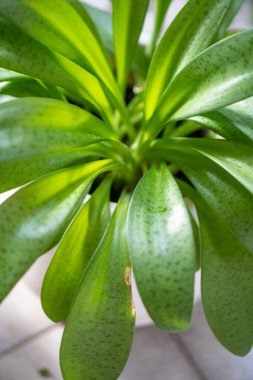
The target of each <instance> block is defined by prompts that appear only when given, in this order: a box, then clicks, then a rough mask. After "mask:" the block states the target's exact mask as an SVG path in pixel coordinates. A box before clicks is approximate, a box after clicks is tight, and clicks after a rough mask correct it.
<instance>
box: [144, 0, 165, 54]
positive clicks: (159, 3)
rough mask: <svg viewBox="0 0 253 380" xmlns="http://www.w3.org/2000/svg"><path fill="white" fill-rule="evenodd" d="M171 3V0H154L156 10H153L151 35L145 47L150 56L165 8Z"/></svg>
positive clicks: (163, 17)
mask: <svg viewBox="0 0 253 380" xmlns="http://www.w3.org/2000/svg"><path fill="white" fill-rule="evenodd" d="M170 4H171V0H156V11H155V20H154V28H153V31H152V35H151V40H150V44H149V45H148V48H147V53H148V54H149V56H151V55H152V54H153V52H154V50H155V47H156V42H157V40H158V37H159V33H160V31H161V28H162V25H163V22H164V19H165V16H166V13H167V10H168V8H169V6H170Z"/></svg>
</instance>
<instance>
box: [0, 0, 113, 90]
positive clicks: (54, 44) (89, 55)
mask: <svg viewBox="0 0 253 380" xmlns="http://www.w3.org/2000/svg"><path fill="white" fill-rule="evenodd" d="M83 12H85V11H84V9H83ZM0 14H1V15H2V16H3V17H5V18H6V19H7V20H10V21H11V22H13V23H14V24H15V25H16V26H17V27H18V28H20V29H22V30H23V31H24V32H25V33H27V34H28V35H30V36H31V37H33V38H34V39H35V40H37V41H39V42H41V43H42V44H43V45H45V46H47V47H49V48H50V49H52V50H55V51H56V52H58V53H60V54H62V55H63V56H65V57H66V58H69V59H70V60H72V61H73V62H75V63H77V64H78V65H80V66H81V67H83V68H84V69H86V70H88V71H89V72H90V73H92V74H95V75H96V76H98V77H99V78H100V79H101V80H102V81H103V82H104V83H105V85H106V86H107V87H108V88H109V89H110V90H111V91H112V93H114V94H116V95H117V87H116V85H115V82H114V78H113V75H112V71H111V69H110V66H109V63H108V60H107V58H106V56H105V54H104V51H103V49H102V48H101V44H100V43H99V41H98V40H97V36H95V35H94V33H93V30H92V28H90V23H91V20H90V21H89V23H87V22H86V23H85V22H84V18H83V17H82V18H81V17H80V16H79V15H78V13H77V12H76V11H75V9H74V8H73V7H72V6H71V5H70V4H69V3H68V2H67V1H66V0H54V2H52V1H51V0H43V1H40V0H34V1H32V2H31V1H30V0H13V1H11V2H10V1H8V0H3V1H1V3H0ZM88 17H89V16H88V15H87V18H88ZM34 20H36V22H34ZM115 91H116V92H115Z"/></svg>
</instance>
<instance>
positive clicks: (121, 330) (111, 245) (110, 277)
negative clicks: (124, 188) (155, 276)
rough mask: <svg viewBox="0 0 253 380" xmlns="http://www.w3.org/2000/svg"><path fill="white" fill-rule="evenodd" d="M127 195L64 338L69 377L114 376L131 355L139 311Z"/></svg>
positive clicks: (64, 366) (69, 379) (77, 379)
mask: <svg viewBox="0 0 253 380" xmlns="http://www.w3.org/2000/svg"><path fill="white" fill-rule="evenodd" d="M128 203H129V196H128V195H124V196H123V198H122V199H121V201H120V202H119V204H118V206H117V209H116V211H115V213H114V215H113V217H112V219H111V221H110V223H109V226H108V228H107V230H106V233H105V235H104V237H103V240H102V241H101V243H100V245H99V246H98V248H97V250H96V252H95V254H94V256H93V258H92V260H91V261H90V264H89V266H88V268H87V270H86V272H85V274H84V277H83V279H82V282H81V285H80V287H79V290H78V293H77V295H76V298H75V300H74V303H73V306H72V309H71V311H70V314H69V317H68V320H67V325H66V327H65V331H64V334H63V340H62V344H61V368H62V373H63V377H64V379H65V380H83V379H96V380H105V379H108V380H109V379H110V380H116V379H118V377H119V375H120V373H121V371H122V369H123V367H124V365H125V363H126V361H127V358H128V355H129V351H130V348H131V344H132V338H133V332H134V321H135V311H134V308H133V305H132V300H131V290H130V265H129V259H128V256H127V249H126V236H125V224H126V214H127V209H128Z"/></svg>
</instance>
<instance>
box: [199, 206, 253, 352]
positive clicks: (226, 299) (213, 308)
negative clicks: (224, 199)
mask: <svg viewBox="0 0 253 380" xmlns="http://www.w3.org/2000/svg"><path fill="white" fill-rule="evenodd" d="M200 226H201V245H202V256H201V269H202V277H201V291H202V300H203V306H204V311H205V315H206V318H207V321H208V323H209V325H210V327H211V329H212V331H213V332H214V334H215V335H216V337H217V338H218V339H219V341H220V342H221V343H222V344H223V345H224V346H225V347H226V348H227V349H228V350H230V351H231V352H233V353H234V354H236V355H240V356H244V355H246V354H247V353H248V352H249V351H250V350H251V348H252V344H253V337H252V334H251V333H250V332H251V331H253V319H252V314H253V281H252V272H253V257H252V254H250V253H249V252H248V251H247V250H246V249H245V247H244V246H242V244H241V243H240V241H239V240H238V239H237V238H236V236H235V235H234V234H233V233H232V232H231V230H230V229H229V228H228V227H227V226H226V224H225V223H224V222H223V221H222V220H221V219H220V218H219V217H218V216H217V214H215V213H213V212H212V211H211V210H210V209H209V208H208V207H207V205H206V204H204V208H203V209H202V210H201V214H200ZM214 226H215V228H214Z"/></svg>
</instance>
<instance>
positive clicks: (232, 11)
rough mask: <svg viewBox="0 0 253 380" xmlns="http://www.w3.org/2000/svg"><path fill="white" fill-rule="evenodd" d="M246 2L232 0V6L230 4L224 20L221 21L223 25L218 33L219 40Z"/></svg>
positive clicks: (243, 0)
mask: <svg viewBox="0 0 253 380" xmlns="http://www.w3.org/2000/svg"><path fill="white" fill-rule="evenodd" d="M244 2H245V0H232V1H231V4H230V6H229V8H228V10H227V12H226V14H225V16H224V18H223V21H222V23H221V27H220V30H219V33H218V40H219V39H221V38H222V37H223V36H224V34H225V33H226V30H227V28H228V27H229V25H230V24H231V22H232V21H233V19H234V18H235V16H236V15H237V13H238V11H239V9H240V8H241V6H242V5H243V3H244Z"/></svg>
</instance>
